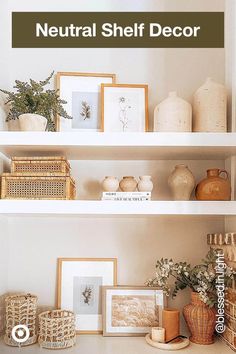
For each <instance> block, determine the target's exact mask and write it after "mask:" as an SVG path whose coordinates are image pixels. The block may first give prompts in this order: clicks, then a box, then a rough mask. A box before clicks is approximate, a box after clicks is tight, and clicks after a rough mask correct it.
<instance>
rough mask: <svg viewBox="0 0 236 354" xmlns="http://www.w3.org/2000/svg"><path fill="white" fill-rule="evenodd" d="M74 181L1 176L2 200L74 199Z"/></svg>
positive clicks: (6, 174)
mask: <svg viewBox="0 0 236 354" xmlns="http://www.w3.org/2000/svg"><path fill="white" fill-rule="evenodd" d="M75 196H76V188H75V181H74V180H73V179H72V178H71V177H63V176H61V177H52V176H48V177H18V176H14V175H12V174H10V173H3V174H2V192H1V197H2V199H46V200H65V199H66V200H70V199H75Z"/></svg>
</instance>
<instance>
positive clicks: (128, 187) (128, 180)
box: [120, 176, 138, 192]
mask: <svg viewBox="0 0 236 354" xmlns="http://www.w3.org/2000/svg"><path fill="white" fill-rule="evenodd" d="M137 185H138V182H137V181H136V179H135V178H134V177H133V176H124V177H123V178H122V180H121V181H120V189H121V190H122V192H135V191H136V188H137Z"/></svg>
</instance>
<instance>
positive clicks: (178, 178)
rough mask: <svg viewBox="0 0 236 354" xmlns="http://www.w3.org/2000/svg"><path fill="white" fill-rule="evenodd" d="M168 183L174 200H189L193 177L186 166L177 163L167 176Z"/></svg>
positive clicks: (193, 182)
mask: <svg viewBox="0 0 236 354" xmlns="http://www.w3.org/2000/svg"><path fill="white" fill-rule="evenodd" d="M168 185H169V187H170V189H171V193H172V196H173V199H174V200H189V199H190V196H191V193H192V191H193V188H194V186H195V179H194V177H193V174H192V172H191V171H190V170H189V169H188V167H187V166H185V165H177V166H175V169H174V171H173V172H172V173H171V175H170V176H169V178H168Z"/></svg>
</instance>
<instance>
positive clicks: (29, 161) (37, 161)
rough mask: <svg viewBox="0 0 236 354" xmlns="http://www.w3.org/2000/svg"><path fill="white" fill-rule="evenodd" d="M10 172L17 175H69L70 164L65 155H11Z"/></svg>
mask: <svg viewBox="0 0 236 354" xmlns="http://www.w3.org/2000/svg"><path fill="white" fill-rule="evenodd" d="M11 173H14V174H15V175H19V176H22V175H25V176H38V175H40V176H44V174H46V175H47V176H48V174H51V175H52V176H69V174H70V164H69V162H68V161H67V160H66V158H65V157H12V162H11Z"/></svg>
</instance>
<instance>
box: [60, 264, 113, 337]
mask: <svg viewBox="0 0 236 354" xmlns="http://www.w3.org/2000/svg"><path fill="white" fill-rule="evenodd" d="M88 284H89V285H88ZM91 284H92V285H91ZM104 285H106V286H109V285H110V286H116V285H117V258H58V260H57V303H56V307H57V308H58V309H63V310H70V311H73V312H75V315H76V332H77V334H101V333H102V287H103V286H104ZM87 287H90V289H89V290H91V291H92V292H93V293H94V295H92V296H91V308H90V309H88V307H87V305H89V304H88V302H86V301H85V299H86V297H85V295H84V294H83V293H84V292H85V291H86V289H87ZM82 291H83V292H82ZM82 294H83V297H82ZM85 306H86V309H85ZM88 311H89V313H88ZM79 312H82V314H80V313H79Z"/></svg>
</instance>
